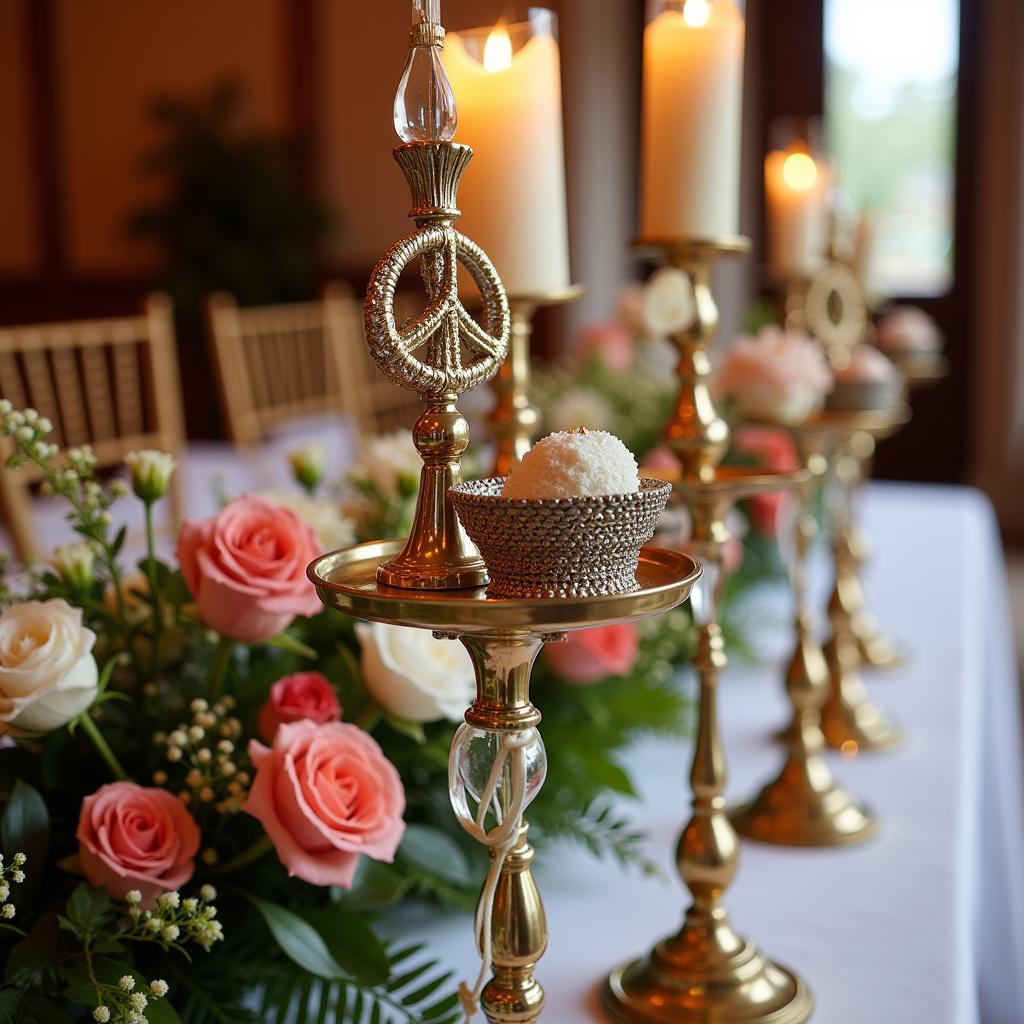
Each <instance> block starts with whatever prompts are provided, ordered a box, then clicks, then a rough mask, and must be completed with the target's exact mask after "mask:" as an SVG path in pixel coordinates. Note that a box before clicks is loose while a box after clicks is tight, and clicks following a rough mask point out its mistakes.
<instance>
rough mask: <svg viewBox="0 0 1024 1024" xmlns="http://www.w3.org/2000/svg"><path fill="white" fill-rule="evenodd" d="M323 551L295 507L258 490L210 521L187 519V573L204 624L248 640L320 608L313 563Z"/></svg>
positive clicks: (181, 546) (182, 548) (182, 550)
mask: <svg viewBox="0 0 1024 1024" xmlns="http://www.w3.org/2000/svg"><path fill="white" fill-rule="evenodd" d="M322 550H323V549H322V548H321V546H320V542H319V540H317V536H316V534H315V533H314V532H313V529H312V527H310V526H309V525H308V524H307V523H306V522H304V521H303V520H302V519H301V518H300V517H299V516H298V515H296V513H295V512H293V511H292V510H291V509H287V508H282V507H281V506H280V505H275V504H274V503H273V502H272V501H268V500H267V499H266V498H259V497H255V496H253V495H244V496H243V497H241V498H236V499H235V500H234V501H232V502H231V503H230V504H229V505H228V506H227V507H226V508H225V509H224V510H223V511H222V512H221V513H220V514H219V515H217V516H214V517H212V518H210V519H204V520H201V521H197V520H187V521H186V522H185V523H184V524H182V527H181V533H180V535H179V537H178V561H179V562H180V563H181V572H182V575H183V576H184V577H185V583H186V584H188V588H189V590H190V591H191V592H192V597H193V599H194V600H195V603H196V607H197V608H198V610H199V614H200V616H202V618H203V621H204V622H205V623H206V624H207V625H209V626H211V627H212V628H213V629H215V630H217V632H218V633H221V634H223V635H224V636H229V637H232V638H233V639H235V640H242V641H245V642H246V643H259V642H260V641H261V640H267V639H269V638H270V637H272V636H274V634H276V633H280V632H281V630H283V629H284V628H285V627H286V626H287V625H288V624H289V623H290V622H291V621H292V619H293V618H295V616H296V615H315V614H316V613H317V611H318V610H319V609H320V602H319V599H318V598H317V596H316V591H315V590H314V589H313V585H312V584H311V583H310V582H309V580H308V579H306V566H307V565H308V563H309V562H310V561H312V560H313V559H314V558H315V557H316V556H317V555H319V554H320V553H321V551H322Z"/></svg>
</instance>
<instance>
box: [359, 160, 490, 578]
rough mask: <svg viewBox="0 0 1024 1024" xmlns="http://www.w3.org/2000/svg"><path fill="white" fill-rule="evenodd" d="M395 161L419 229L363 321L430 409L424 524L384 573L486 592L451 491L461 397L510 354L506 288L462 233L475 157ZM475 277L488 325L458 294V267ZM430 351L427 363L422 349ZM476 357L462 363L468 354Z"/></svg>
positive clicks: (378, 276) (380, 358)
mask: <svg viewBox="0 0 1024 1024" xmlns="http://www.w3.org/2000/svg"><path fill="white" fill-rule="evenodd" d="M394 155H395V160H396V161H397V163H398V165H399V167H401V169H402V173H403V174H404V175H405V177H406V180H407V181H408V183H409V189H410V191H411V193H412V209H411V210H410V212H409V216H410V217H411V218H412V219H413V220H414V221H415V223H416V230H415V231H414V232H412V233H411V234H409V235H406V236H405V237H404V238H401V239H399V240H398V241H397V242H395V243H394V245H392V246H391V248H390V249H389V250H388V251H387V252H386V253H385V254H384V256H383V257H382V258H381V259H380V261H379V262H378V263H377V265H376V266H375V267H374V268H373V273H372V274H371V276H370V283H369V286H368V288H367V292H366V303H365V307H364V319H365V323H366V336H367V340H368V342H369V345H370V351H371V353H372V355H373V358H374V360H375V362H376V363H377V366H378V368H379V369H380V370H381V372H382V373H383V374H384V375H385V376H386V377H388V378H389V379H390V380H391V381H393V382H394V383H395V384H397V385H399V386H400V387H404V388H408V389H409V390H412V391H415V392H417V393H418V394H419V395H420V397H421V398H422V399H423V401H424V403H425V405H426V409H425V410H424V412H423V415H422V416H420V418H419V420H417V422H416V427H415V428H414V433H413V439H414V441H415V442H416V447H417V449H418V450H419V452H420V454H421V455H422V456H423V470H422V473H421V475H420V493H419V500H418V503H417V506H416V518H415V521H414V523H413V529H412V532H411V533H410V535H409V541H408V543H407V544H406V546H405V549H404V550H403V551H402V553H401V554H400V555H399V556H398V558H396V559H393V560H392V561H391V562H389V563H388V564H386V565H382V566H381V567H380V569H379V572H378V577H377V578H378V579H379V580H380V582H381V583H386V584H388V585H390V586H395V587H407V588H411V589H417V590H440V589H452V588H462V587H474V586H480V585H482V584H484V583H486V582H487V570H486V568H485V566H484V562H483V559H482V558H481V557H480V554H479V552H478V551H477V550H476V548H475V547H474V545H473V544H472V543H471V542H470V540H469V538H468V537H467V536H466V534H465V531H464V530H463V529H462V527H461V525H460V524H459V521H458V518H457V517H456V515H455V512H454V510H453V509H452V507H451V505H450V503H449V502H448V501H447V497H446V496H447V493H448V488H450V487H452V486H454V485H455V484H457V483H459V482H460V481H461V470H460V466H459V460H460V459H461V457H462V453H463V452H464V451H465V450H466V447H467V446H468V444H469V427H468V425H467V423H466V420H465V419H464V418H463V417H462V415H461V414H460V413H459V411H458V409H457V408H456V405H455V401H456V397H457V396H458V395H459V394H461V393H462V392H464V391H467V390H468V389H469V388H471V387H474V386H475V385H477V384H479V383H482V382H483V381H485V380H489V379H490V378H491V377H492V376H493V375H494V373H495V372H497V369H498V367H499V366H500V365H501V363H502V362H503V361H504V359H505V355H506V352H507V351H508V337H509V310H508V300H507V299H506V297H505V292H504V289H503V288H502V286H501V281H500V280H499V279H498V275H497V273H496V272H495V270H494V267H493V265H492V264H491V261H490V260H489V259H488V258H487V256H486V254H485V253H484V252H483V250H482V249H481V248H480V247H479V246H478V245H476V244H475V243H474V242H471V241H470V240H469V239H468V238H466V237H465V236H464V235H461V234H459V232H458V231H456V230H455V228H454V226H453V225H454V221H455V219H456V218H457V217H458V216H459V210H458V207H457V206H456V205H455V203H456V196H457V193H458V187H459V181H460V180H461V178H462V175H463V172H464V171H465V169H466V166H467V165H468V163H469V161H470V158H471V157H472V155H473V151H472V150H471V149H470V148H469V147H468V146H463V145H459V144H458V143H454V142H411V143H406V144H405V145H402V146H398V147H397V148H396V149H395V151H394ZM416 259H419V260H420V273H421V276H422V278H423V283H424V287H425V288H426V291H427V299H428V304H427V308H426V310H425V311H424V312H423V313H422V314H421V315H420V316H419V317H415V318H413V319H412V320H411V321H409V323H407V324H405V325H404V326H402V327H399V326H398V325H397V324H396V323H395V289H396V288H397V287H398V281H399V278H400V277H401V275H402V271H403V270H404V269H405V268H406V267H407V266H408V265H409V264H410V263H412V262H413V261H414V260H416ZM459 263H462V264H463V265H464V266H465V267H466V269H467V270H468V271H469V273H470V275H471V277H472V278H473V280H474V282H475V284H476V286H477V288H478V289H479V290H480V296H481V299H482V301H483V311H484V326H483V327H481V326H480V325H479V324H478V323H477V322H476V321H475V320H473V318H472V317H471V316H470V315H469V314H468V313H467V312H466V310H465V309H464V308H463V306H462V304H461V303H460V301H459V295H458V264H459ZM423 346H426V350H427V351H426V359H425V360H423V361H421V360H418V359H417V358H416V357H415V356H414V355H413V353H414V351H415V350H416V349H418V348H421V347H423ZM464 347H465V348H466V349H468V351H469V356H468V358H464V355H463V348H464Z"/></svg>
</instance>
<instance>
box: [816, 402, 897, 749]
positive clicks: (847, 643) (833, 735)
mask: <svg viewBox="0 0 1024 1024" xmlns="http://www.w3.org/2000/svg"><path fill="white" fill-rule="evenodd" d="M836 415H837V416H840V415H841V416H842V418H843V419H845V422H846V427H845V430H844V431H843V432H842V433H841V434H840V435H839V437H838V444H837V445H836V448H835V451H834V453H833V456H832V459H831V465H830V472H831V476H832V479H833V491H834V493H833V496H832V500H831V501H830V502H829V503H828V505H829V519H830V529H831V533H832V557H833V564H834V566H835V586H834V588H833V591H832V596H831V598H830V599H829V604H828V618H829V623H830V625H831V628H832V635H831V637H830V638H829V640H828V642H827V644H826V645H825V656H826V659H827V661H828V666H829V694H828V698H827V700H826V701H825V704H824V705H823V707H822V709H821V727H822V731H823V732H824V734H825V741H826V742H827V743H828V745H829V746H830V747H834V748H835V749H837V750H841V751H842V752H843V753H844V754H845V755H846V756H848V757H853V756H855V755H856V754H857V753H859V752H860V751H862V750H887V749H889V748H890V747H894V746H896V745H897V744H898V743H900V742H901V741H902V738H903V734H902V732H901V731H900V730H899V729H898V728H896V727H895V726H894V725H892V723H891V722H889V720H888V719H887V718H886V716H885V715H884V714H882V712H881V711H880V710H879V709H878V708H877V707H876V706H875V705H874V704H872V703H871V702H870V701H869V700H868V698H867V692H866V690H865V689H864V683H863V682H862V680H861V678H860V672H859V669H860V666H861V664H862V661H861V653H860V648H859V646H858V643H857V634H856V632H855V631H854V628H853V622H854V616H853V609H856V608H857V607H862V606H863V590H862V587H861V582H860V577H859V572H858V571H859V568H860V562H859V560H858V558H857V555H856V552H855V550H854V544H855V543H856V541H855V536H856V535H855V533H854V532H853V531H854V527H855V516H854V503H855V499H856V495H857V491H858V488H859V484H860V472H861V467H860V460H859V458H858V456H857V454H856V451H855V450H854V449H851V442H852V441H853V439H854V438H855V437H856V436H858V435H859V434H866V435H869V436H871V437H872V438H876V439H877V438H882V437H887V436H889V435H890V434H892V433H894V432H895V431H896V430H898V429H899V428H900V427H901V426H902V425H903V424H904V423H906V422H907V420H908V418H909V414H908V411H907V409H906V408H905V407H897V408H895V409H887V410H879V411H872V412H864V413H847V414H836Z"/></svg>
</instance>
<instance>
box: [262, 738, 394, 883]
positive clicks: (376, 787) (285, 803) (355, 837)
mask: <svg viewBox="0 0 1024 1024" xmlns="http://www.w3.org/2000/svg"><path fill="white" fill-rule="evenodd" d="M249 756H250V757H251V758H252V760H253V764H254V765H255V766H256V778H255V779H254V781H253V784H252V789H251V791H250V792H249V799H248V800H247V801H246V804H245V806H244V807H243V808H242V809H243V810H244V811H246V812H248V813H249V814H251V815H252V816H253V817H254V818H258V819H259V821H260V823H261V824H262V825H263V827H264V828H265V829H266V831H267V835H268V836H270V838H271V840H272V841H273V843H274V847H275V848H276V850H277V855H278V857H280V859H281V863H282V864H284V866H285V867H286V868H287V869H288V874H290V875H295V876H297V877H298V878H301V879H303V880H304V881H306V882H310V883H312V884H313V885H340V886H342V887H343V888H346V889H349V888H351V887H352V879H353V877H354V875H355V873H356V866H357V865H358V863H359V857H360V855H361V854H365V855H366V856H368V857H372V858H373V859H374V860H383V861H388V862H390V861H392V860H394V856H395V850H397V849H398V844H399V842H400V841H401V838H402V833H403V832H404V831H405V823H404V822H403V821H402V814H403V812H404V811H405V791H404V790H403V789H402V781H401V779H400V778H399V777H398V772H397V771H396V770H395V766H394V765H393V764H392V763H391V762H390V761H389V760H388V759H387V758H386V757H385V756H384V753H383V751H382V750H381V749H380V746H379V745H378V744H377V741H376V740H375V739H373V737H372V736H369V735H368V734H367V733H365V732H363V730H362V729H360V728H359V727H358V726H355V725H349V724H348V723H346V722H326V723H324V724H321V725H318V724H316V723H315V722H309V721H305V722H292V723H286V724H284V725H282V726H281V727H280V728H279V729H278V730H277V734H276V735H275V736H274V744H273V747H271V748H267V747H265V746H263V744H262V743H259V742H258V741H257V740H252V741H251V742H250V743H249Z"/></svg>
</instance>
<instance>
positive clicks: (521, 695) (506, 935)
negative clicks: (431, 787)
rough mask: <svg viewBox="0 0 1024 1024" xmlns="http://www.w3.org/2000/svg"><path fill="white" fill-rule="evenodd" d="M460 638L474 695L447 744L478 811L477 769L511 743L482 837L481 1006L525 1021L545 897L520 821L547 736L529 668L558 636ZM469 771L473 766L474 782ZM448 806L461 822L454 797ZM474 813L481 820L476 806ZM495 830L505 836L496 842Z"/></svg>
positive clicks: (495, 1017)
mask: <svg viewBox="0 0 1024 1024" xmlns="http://www.w3.org/2000/svg"><path fill="white" fill-rule="evenodd" d="M460 639H461V640H462V643H463V644H464V645H465V647H466V649H467V650H468V651H469V653H470V656H471V658H472V659H473V665H474V667H475V670H476V676H477V698H476V700H475V701H474V702H473V704H472V706H471V707H470V709H469V710H468V711H467V712H466V725H465V726H464V727H463V728H462V729H460V731H459V734H458V735H457V736H456V739H455V742H454V743H453V746H452V769H451V772H452V778H453V781H454V782H455V786H456V789H455V790H454V792H458V787H459V786H460V785H463V786H466V787H468V788H469V789H470V794H471V795H472V796H473V797H474V799H477V801H478V808H477V810H478V812H479V811H480V809H481V808H480V802H481V801H484V802H485V804H484V806H483V807H482V811H483V814H484V815H486V814H487V813H488V807H487V806H486V803H490V801H487V792H486V790H482V789H481V788H479V784H480V780H481V779H482V778H483V777H484V775H486V776H487V777H488V778H489V779H490V778H497V777H498V776H496V775H495V773H496V771H497V769H496V768H495V759H494V758H491V757H488V755H489V754H491V753H495V754H496V755H497V757H502V756H504V755H503V752H504V753H506V754H507V753H508V750H509V749H510V747H509V745H510V744H513V745H514V746H513V747H512V748H511V749H512V750H513V752H512V753H511V754H510V755H509V756H508V758H507V759H506V760H505V761H504V763H503V764H502V765H501V774H500V780H501V781H500V783H498V786H497V789H496V792H495V793H494V794H493V796H494V798H496V800H497V803H498V806H499V807H500V814H501V817H500V818H498V820H497V823H496V827H495V829H494V830H493V831H492V832H491V833H490V836H491V837H492V838H491V839H489V840H488V845H489V846H490V856H491V876H490V877H489V880H488V884H487V885H485V886H484V890H483V892H482V893H481V896H480V904H479V906H478V908H477V943H478V947H479V949H480V953H481V956H484V957H486V959H487V960H489V966H490V969H491V971H492V972H493V973H492V976H491V978H490V980H489V981H488V982H487V984H486V985H485V986H484V988H483V992H482V995H481V999H480V1005H481V1007H482V1009H483V1011H484V1013H485V1015H486V1016H487V1019H488V1020H489V1021H491V1022H492V1024H529V1022H532V1021H535V1020H537V1019H538V1018H539V1016H540V1013H541V1010H542V1008H543V1006H544V989H543V988H541V986H540V984H539V982H538V981H537V980H536V979H535V978H534V976H533V972H534V969H535V967H536V965H537V961H538V960H540V958H541V956H543V954H544V951H545V950H546V949H547V943H548V932H547V920H546V918H545V915H544V905H543V903H542V902H541V898H540V893H539V892H538V890H537V886H536V884H535V883H534V880H533V875H532V873H531V870H530V867H531V864H532V863H533V848H532V847H531V846H530V844H529V843H528V842H527V839H526V833H527V825H526V821H525V820H524V819H523V817H522V810H523V808H524V807H525V806H526V804H527V803H529V802H530V801H531V800H532V799H533V797H534V796H536V794H537V793H538V792H539V791H540V786H541V784H542V783H543V779H544V770H545V768H544V745H543V743H542V742H541V739H540V734H539V733H538V732H537V729H536V726H537V724H538V723H539V722H540V712H539V711H538V710H537V709H536V708H535V707H534V706H533V704H532V703H531V702H530V672H531V669H532V667H533V662H534V660H535V659H536V657H537V654H538V653H539V651H540V649H541V647H542V646H543V644H544V641H545V640H546V639H560V635H558V634H555V635H553V636H550V637H549V636H545V635H542V634H537V633H530V632H496V633H467V634H463V635H462V636H461V638H460ZM474 742H475V743H477V744H478V754H479V755H482V757H483V763H482V765H481V763H480V762H479V760H478V757H477V755H474V753H473V750H472V746H471V744H473V743H474ZM517 756H519V757H520V760H519V761H518V762H517V761H516V760H515V758H516V757H517ZM531 757H532V758H533V760H532V761H531V760H530V759H531ZM474 762H476V763H474ZM474 771H476V773H477V775H478V779H477V780H476V782H475V784H474V779H473V778H472V775H473V772H474ZM517 771H519V772H520V773H521V779H520V780H519V781H520V782H521V783H522V787H523V788H521V789H517V782H516V779H515V778H514V776H515V773H516V772H517ZM531 771H533V772H534V774H533V775H532V776H531V775H530V774H529V773H530V772H531ZM459 772H461V773H462V775H461V778H459V777H458V776H457V773H459ZM453 799H454V798H453ZM491 806H492V807H493V803H491ZM455 809H456V814H457V815H458V816H459V818H460V821H461V822H462V823H463V825H465V824H466V821H465V818H464V816H463V807H462V806H461V805H460V803H459V801H458V800H455ZM508 814H513V815H515V820H511V821H508V822H507V823H506V821H505V820H504V819H505V816H506V815H508ZM496 817H497V816H496ZM476 821H477V823H478V824H479V823H481V822H482V821H483V818H482V817H481V816H480V815H479V813H478V816H477V818H476ZM506 824H507V826H508V827H505V826H506ZM496 834H498V838H499V839H500V840H503V841H499V842H494V837H495V835H496ZM488 929H489V936H488V934H486V932H487V930H488Z"/></svg>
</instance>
